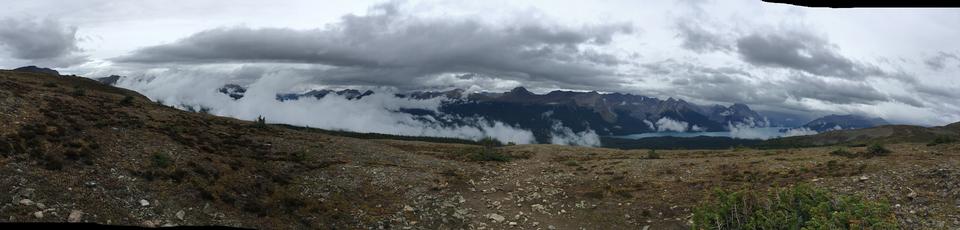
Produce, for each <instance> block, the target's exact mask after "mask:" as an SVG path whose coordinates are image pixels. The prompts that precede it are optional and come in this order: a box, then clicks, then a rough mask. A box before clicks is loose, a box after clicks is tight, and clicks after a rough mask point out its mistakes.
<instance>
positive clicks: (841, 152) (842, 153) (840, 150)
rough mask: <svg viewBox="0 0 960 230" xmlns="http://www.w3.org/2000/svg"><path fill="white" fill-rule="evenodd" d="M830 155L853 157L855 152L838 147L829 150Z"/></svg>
mask: <svg viewBox="0 0 960 230" xmlns="http://www.w3.org/2000/svg"><path fill="white" fill-rule="evenodd" d="M830 155H834V156H842V157H850V158H853V157H856V156H857V154H855V153H853V152H850V151H848V150H847V149H845V148H838V149H836V150H833V151H830Z"/></svg>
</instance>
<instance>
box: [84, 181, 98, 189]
mask: <svg viewBox="0 0 960 230" xmlns="http://www.w3.org/2000/svg"><path fill="white" fill-rule="evenodd" d="M83 185H86V186H87V187H91V188H93V187H97V182H96V181H87V182H86V183H83Z"/></svg>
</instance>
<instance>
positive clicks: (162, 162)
mask: <svg viewBox="0 0 960 230" xmlns="http://www.w3.org/2000/svg"><path fill="white" fill-rule="evenodd" d="M151 160H152V161H153V166H154V167H157V168H166V167H170V165H173V159H171V158H170V156H168V155H167V154H163V153H154V154H153V157H151Z"/></svg>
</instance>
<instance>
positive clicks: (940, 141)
mask: <svg viewBox="0 0 960 230" xmlns="http://www.w3.org/2000/svg"><path fill="white" fill-rule="evenodd" d="M956 141H957V140H956V139H953V138H952V137H949V136H937V138H934V139H933V141H931V142H930V143H929V144H927V146H937V145H942V144H948V143H953V142H956Z"/></svg>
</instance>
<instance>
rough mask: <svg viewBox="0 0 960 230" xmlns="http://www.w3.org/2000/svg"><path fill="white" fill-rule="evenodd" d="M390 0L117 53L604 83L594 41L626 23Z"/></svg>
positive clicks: (403, 76) (394, 73)
mask: <svg viewBox="0 0 960 230" xmlns="http://www.w3.org/2000/svg"><path fill="white" fill-rule="evenodd" d="M394 4H395V3H388V4H383V5H378V6H376V7H374V8H372V9H371V11H370V13H368V15H366V16H357V15H346V16H344V17H342V19H341V21H340V22H339V23H336V24H330V25H327V26H326V27H324V28H322V29H314V30H295V29H287V28H263V29H251V28H242V27H239V28H220V29H213V30H207V31H203V32H200V33H197V34H194V35H192V36H189V37H187V38H184V39H181V40H179V41H176V42H174V43H170V44H165V45H159V46H152V47H147V48H143V49H139V50H137V51H135V52H133V53H132V54H130V55H127V56H124V57H120V58H117V59H115V61H118V62H127V63H148V64H156V63H173V64H204V63H231V62H279V63H310V64H322V65H326V66H331V67H332V68H326V69H323V70H322V71H320V72H319V73H318V74H320V75H323V76H321V77H323V78H330V79H333V80H339V81H343V82H353V83H368V84H397V83H399V84H411V83H413V82H411V79H412V78H417V77H422V76H424V75H429V74H438V73H449V72H477V73H485V74H496V75H500V76H502V77H503V78H506V79H515V80H525V81H534V82H537V81H540V82H560V83H565V84H588V85H591V86H608V85H612V84H616V83H617V82H619V80H617V79H616V78H612V77H610V76H612V75H614V72H613V70H612V69H613V68H614V67H616V65H617V64H619V63H622V62H623V61H622V60H620V59H619V58H618V57H616V56H615V55H612V54H608V53H604V52H601V51H597V50H595V49H591V48H589V47H590V46H604V45H608V44H609V43H610V42H611V41H612V39H613V37H614V36H615V35H617V34H630V33H632V32H633V28H632V26H631V25H629V24H625V23H621V24H605V25H596V26H583V27H562V26H553V25H549V24H547V23H541V22H516V23H508V24H506V25H492V24H489V23H485V22H481V21H477V20H470V19H449V18H445V19H426V18H418V17H414V16H410V15H407V14H406V13H404V12H401V11H399V10H398V9H397V8H396V7H397V6H396V5H394Z"/></svg>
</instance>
